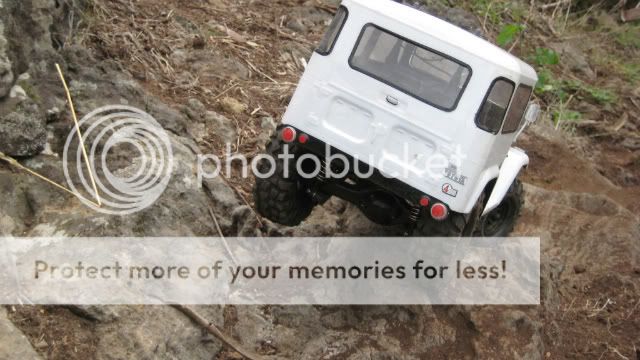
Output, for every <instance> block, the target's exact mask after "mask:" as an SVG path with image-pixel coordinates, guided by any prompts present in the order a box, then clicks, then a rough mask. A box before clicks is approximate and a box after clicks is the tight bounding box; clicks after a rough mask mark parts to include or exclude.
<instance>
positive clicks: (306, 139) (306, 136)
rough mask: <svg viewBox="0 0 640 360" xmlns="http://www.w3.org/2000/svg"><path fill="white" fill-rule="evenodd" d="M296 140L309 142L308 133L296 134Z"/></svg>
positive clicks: (301, 142) (304, 142)
mask: <svg viewBox="0 0 640 360" xmlns="http://www.w3.org/2000/svg"><path fill="white" fill-rule="evenodd" d="M298 142H299V143H300V144H306V143H307V142H309V135H307V134H300V136H298Z"/></svg>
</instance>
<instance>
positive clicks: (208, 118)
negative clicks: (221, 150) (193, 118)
mask: <svg viewBox="0 0 640 360" xmlns="http://www.w3.org/2000/svg"><path fill="white" fill-rule="evenodd" d="M204 121H205V126H206V133H207V134H212V135H215V136H217V137H218V138H219V139H220V140H222V142H223V143H224V144H235V143H236V137H237V133H236V125H235V123H234V122H233V121H232V120H230V119H229V118H227V117H225V116H223V115H221V114H218V113H216V112H213V111H207V112H206V114H205V116H204Z"/></svg>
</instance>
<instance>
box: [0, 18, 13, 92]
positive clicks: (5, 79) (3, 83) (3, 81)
mask: <svg viewBox="0 0 640 360" xmlns="http://www.w3.org/2000/svg"><path fill="white" fill-rule="evenodd" d="M7 45H8V41H7V38H6V36H5V34H4V23H3V22H2V20H0V98H3V97H5V96H7V94H8V93H9V91H10V90H11V86H13V79H14V75H13V69H12V64H11V61H10V60H9V58H8V57H7Z"/></svg>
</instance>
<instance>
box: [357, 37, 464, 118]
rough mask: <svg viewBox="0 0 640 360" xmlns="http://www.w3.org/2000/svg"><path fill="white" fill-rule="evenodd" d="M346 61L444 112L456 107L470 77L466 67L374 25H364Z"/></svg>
mask: <svg viewBox="0 0 640 360" xmlns="http://www.w3.org/2000/svg"><path fill="white" fill-rule="evenodd" d="M349 64H350V65H351V67H353V68H354V69H356V70H358V71H360V72H362V73H364V74H367V75H369V76H371V77H373V78H375V79H377V80H379V81H382V82H384V83H386V84H387V85H390V86H393V87H394V88H396V89H398V90H400V91H402V92H404V93H406V94H409V95H411V96H413V97H415V98H417V99H419V100H422V101H424V102H426V103H427V104H429V105H432V106H435V107H437V108H439V109H441V110H445V111H452V110H454V109H455V108H456V106H457V105H458V101H459V100H460V97H461V96H462V93H463V92H464V89H465V87H466V86H467V83H468V82H469V78H470V77H471V68H470V67H469V66H467V65H465V64H463V63H461V62H459V61H456V60H454V59H452V58H449V57H447V56H445V55H443V54H440V53H438V52H436V51H434V50H431V49H429V48H426V47H424V46H421V45H418V44H416V43H414V42H411V41H409V40H407V39H404V38H402V37H400V36H398V35H395V34H392V33H390V32H388V31H386V30H383V29H381V28H379V27H377V26H375V25H367V26H365V27H364V29H363V30H362V33H361V34H360V40H359V41H358V44H357V45H356V48H355V49H354V51H353V53H352V54H351V58H350V59H349Z"/></svg>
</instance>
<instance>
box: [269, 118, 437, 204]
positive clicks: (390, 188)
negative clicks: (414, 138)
mask: <svg viewBox="0 0 640 360" xmlns="http://www.w3.org/2000/svg"><path fill="white" fill-rule="evenodd" d="M286 126H291V125H286ZM282 127H284V125H283V126H281V127H280V128H279V129H278V130H280V129H281V128H282ZM292 127H293V126H292ZM293 128H295V127H293ZM295 129H296V131H297V133H298V134H302V133H304V132H303V131H301V130H300V129H297V128H295ZM304 134H306V133H304ZM296 147H299V148H301V149H303V150H304V152H308V153H312V154H314V155H316V156H317V157H318V158H319V159H323V160H326V159H327V158H328V157H329V156H335V155H342V156H344V158H346V159H347V160H348V166H349V170H350V171H349V172H348V174H347V175H346V177H347V178H349V179H352V180H354V181H356V182H364V183H367V184H368V185H374V186H375V187H377V188H380V189H381V190H383V191H385V192H388V193H391V194H393V195H395V196H397V197H400V198H402V199H404V200H406V201H407V202H408V204H409V205H410V206H419V204H420V199H422V198H423V197H424V196H425V195H426V196H428V197H429V198H430V199H431V202H432V203H434V202H441V203H444V204H446V202H444V201H442V200H441V199H438V198H436V197H434V196H432V195H431V194H425V193H424V192H422V191H419V190H418V189H415V188H414V187H412V186H410V185H408V184H406V183H405V182H403V181H401V180H399V179H397V178H394V177H389V176H385V175H383V174H382V173H381V172H380V171H379V170H378V169H376V168H372V167H371V166H370V165H368V164H366V163H365V162H363V161H362V160H359V161H356V160H355V158H354V157H353V156H351V155H349V154H347V153H345V152H343V151H341V150H339V149H337V148H335V147H333V146H330V145H328V144H326V143H325V142H323V141H322V140H320V139H317V138H315V137H313V136H311V135H308V141H307V142H306V143H304V144H300V143H297V144H296ZM337 163H339V164H342V161H337ZM323 166H324V165H323ZM355 169H359V170H358V172H359V174H367V175H369V174H371V175H370V176H367V177H365V178H362V177H360V176H359V175H358V174H356V172H355Z"/></svg>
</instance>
